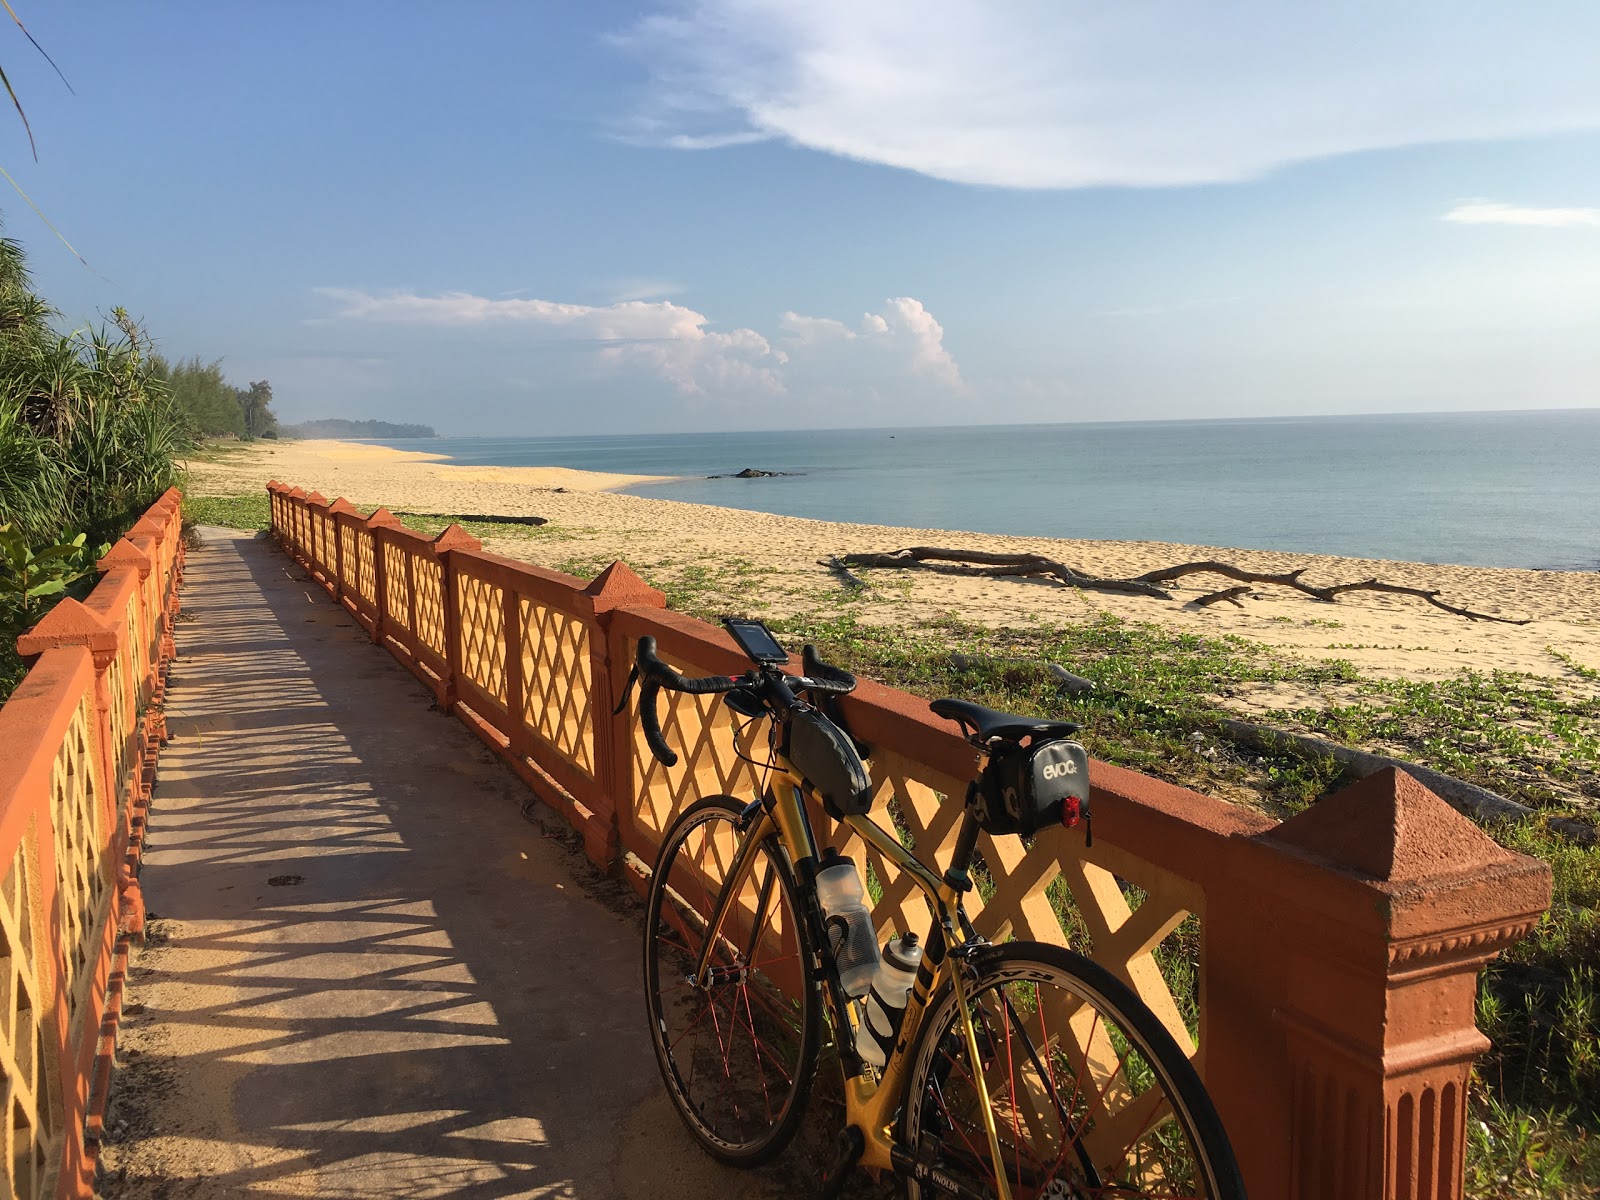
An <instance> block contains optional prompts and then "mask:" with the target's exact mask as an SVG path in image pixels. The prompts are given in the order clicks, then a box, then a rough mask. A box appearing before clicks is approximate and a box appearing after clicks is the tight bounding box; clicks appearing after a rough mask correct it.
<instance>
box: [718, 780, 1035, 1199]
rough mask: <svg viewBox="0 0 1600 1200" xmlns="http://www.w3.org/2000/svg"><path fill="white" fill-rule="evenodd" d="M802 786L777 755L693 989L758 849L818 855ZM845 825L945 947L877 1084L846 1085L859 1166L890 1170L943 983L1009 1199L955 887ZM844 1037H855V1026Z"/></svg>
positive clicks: (898, 849) (880, 836)
mask: <svg viewBox="0 0 1600 1200" xmlns="http://www.w3.org/2000/svg"><path fill="white" fill-rule="evenodd" d="M808 786H809V785H808V784H807V783H806V781H805V779H804V778H803V777H802V776H801V775H800V774H799V773H798V772H796V771H795V769H794V767H793V766H792V765H791V764H790V763H789V762H788V760H787V759H785V758H784V757H783V756H782V755H781V754H779V755H777V756H776V762H775V763H774V765H773V772H772V777H771V780H770V783H769V786H768V792H767V796H766V797H765V803H764V804H763V807H762V810H761V812H760V813H758V814H757V815H756V817H755V819H754V821H753V823H752V824H751V825H750V827H749V828H748V829H747V830H746V831H745V833H744V836H743V838H742V840H741V841H740V843H739V848H738V851H737V852H736V853H735V855H734V861H733V866H732V869H731V870H730V871H729V873H728V879H727V882H726V883H725V884H724V885H723V889H722V895H721V897H720V898H719V899H718V902H717V908H716V911H715V913H714V914H713V916H712V919H711V924H710V926H709V927H708V929H707V931H706V939H705V942H704V944H703V945H702V947H701V949H700V956H699V961H698V962H697V963H696V966H695V980H696V982H697V983H698V984H699V986H701V987H706V986H708V984H709V981H710V972H711V953H712V948H713V946H714V945H715V944H716V943H717V940H718V938H719V937H720V936H721V931H722V925H723V922H724V920H725V919H726V917H727V912H728V908H729V907H730V906H731V904H732V903H733V898H734V897H736V896H738V895H739V894H740V891H741V890H742V889H743V887H744V885H745V883H746V882H748V880H749V878H750V873H751V871H752V870H753V869H754V866H755V861H756V851H757V848H758V847H759V846H760V845H761V843H762V842H763V841H765V840H766V838H768V837H769V836H771V834H772V833H773V832H776V833H777V835H778V839H779V841H780V842H781V843H782V845H783V847H784V850H785V852H786V853H787V854H788V855H789V860H790V863H791V865H792V864H793V863H797V862H800V861H801V860H803V859H807V858H812V859H815V858H817V857H819V853H818V847H817V845H816V843H815V841H814V839H813V837H812V833H811V822H810V820H809V819H808V817H807V816H806V790H807V788H808ZM844 823H845V824H846V825H848V826H849V827H850V828H851V829H853V830H854V831H855V832H856V833H857V834H858V835H859V836H860V837H861V839H862V840H863V841H864V842H866V844H867V845H868V846H869V847H871V848H872V849H873V850H876V851H877V852H878V853H879V854H880V855H882V856H883V857H884V858H885V859H887V860H888V861H889V862H892V863H894V864H895V866H897V867H899V868H900V869H901V870H903V871H905V872H906V873H907V874H908V875H909V876H910V877H911V880H912V882H914V883H915V884H916V885H917V886H918V887H919V888H921V889H922V890H923V891H924V892H925V893H927V896H928V900H929V902H930V903H931V904H932V906H933V910H934V920H935V922H936V923H937V925H938V927H939V928H940V929H942V930H943V933H944V947H945V954H944V957H943V958H942V959H941V960H940V961H939V962H938V963H937V964H936V965H935V966H934V968H933V972H932V978H931V981H929V982H928V983H927V984H926V986H925V985H924V982H923V980H924V976H923V975H922V974H921V973H919V974H918V977H917V982H916V985H915V986H914V987H913V988H912V990H911V997H910V999H909V1000H908V1001H907V1002H906V1011H905V1018H904V1020H903V1022H902V1023H901V1026H900V1033H899V1037H898V1039H897V1040H896V1042H895V1047H894V1051H893V1053H891V1054H890V1055H889V1059H888V1062H886V1063H885V1064H884V1067H883V1071H882V1074H881V1075H880V1076H879V1078H878V1080H877V1082H876V1083H874V1082H873V1080H872V1077H871V1074H870V1073H863V1074H860V1075H857V1076H855V1077H854V1078H851V1079H848V1080H846V1081H845V1083H846V1086H845V1097H846V1121H847V1122H848V1123H849V1124H851V1125H854V1126H855V1127H856V1128H857V1129H859V1130H861V1133H862V1136H863V1138H864V1139H865V1149H864V1150H863V1151H862V1155H861V1159H860V1165H861V1166H864V1167H874V1168H880V1169H883V1170H894V1169H895V1164H894V1162H893V1160H892V1156H891V1152H892V1148H893V1145H894V1135H893V1127H894V1120H895V1116H896V1115H897V1114H898V1113H899V1111H900V1108H901V1105H902V1103H903V1102H904V1101H905V1100H906V1097H905V1095H904V1093H905V1090H906V1087H907V1084H908V1079H907V1076H906V1072H907V1069H908V1068H907V1061H906V1060H907V1059H908V1058H909V1057H910V1055H909V1052H908V1051H909V1048H910V1047H911V1046H912V1045H913V1044H915V1042H916V1036H917V1030H918V1028H919V1027H920V1026H921V1024H922V1018H923V1016H924V1015H925V1014H926V1012H927V1007H928V1003H929V1001H930V1000H931V999H932V998H933V997H934V996H936V995H938V994H939V988H940V987H941V985H943V984H944V983H945V981H946V980H949V982H950V984H951V987H952V988H953V989H954V991H955V996H956V1006H957V1010H958V1011H959V1013H960V1015H961V1024H962V1030H963V1032H964V1034H965V1036H966V1042H967V1053H968V1054H969V1055H970V1056H971V1061H972V1077H973V1082H974V1083H975V1084H976V1086H977V1090H978V1102H979V1106H980V1107H981V1109H982V1112H983V1123H984V1130H985V1132H986V1133H987V1135H988V1138H989V1153H990V1155H991V1156H992V1158H993V1161H994V1170H995V1179H996V1181H997V1185H998V1187H999V1191H1000V1200H1010V1197H1011V1189H1010V1186H1009V1184H1008V1182H1007V1180H1006V1169H1005V1164H1004V1162H1003V1160H1002V1158H1001V1154H1000V1135H999V1131H998V1130H997V1129H996V1127H995V1122H994V1110H993V1109H992V1108H991V1107H990V1103H989V1089H988V1083H987V1081H986V1080H985V1079H984V1072H983V1070H982V1068H981V1067H980V1065H979V1063H980V1060H981V1057H982V1056H981V1054H980V1053H979V1049H978V1035H977V1030H976V1029H975V1028H974V1026H973V1024H972V1013H971V1009H970V1007H969V1003H968V998H967V994H966V988H965V986H964V983H963V980H962V978H961V972H960V971H959V970H957V969H956V967H955V962H956V961H957V960H956V956H955V955H954V954H953V953H952V951H953V950H954V949H955V948H956V947H958V946H960V945H961V944H962V942H963V941H964V940H965V938H964V937H963V935H962V933H961V931H960V929H959V928H958V927H957V923H956V916H957V914H958V913H959V912H960V909H961V890H960V889H958V888H957V887H955V886H954V885H952V884H950V883H948V882H946V881H945V880H944V879H942V878H941V877H940V876H938V875H935V874H934V873H933V872H932V871H931V870H929V869H928V868H927V867H926V866H924V865H923V863H922V862H921V861H920V860H919V859H918V858H917V857H916V856H915V855H913V854H912V853H911V851H909V850H907V849H906V848H905V847H904V846H902V845H901V844H900V840H899V839H898V838H896V837H895V836H894V835H893V834H891V833H889V832H888V831H887V830H885V829H883V828H881V827H880V826H879V825H878V824H877V823H875V822H874V821H873V820H872V819H871V818H870V817H867V816H849V817H846V818H845V819H844ZM822 952H823V949H822V947H820V946H814V947H812V953H813V955H815V956H816V961H814V962H813V963H812V964H811V966H812V967H813V968H820V967H821V965H822V963H821V956H822ZM833 1008H834V1012H835V1014H836V1016H837V1017H844V1018H845V1019H846V1020H848V1012H849V1008H848V1005H847V1004H835V1005H834V1006H833ZM850 1033H851V1036H852V1037H853V1036H854V1029H853V1028H852V1029H851V1031H850ZM841 1036H842V1035H841Z"/></svg>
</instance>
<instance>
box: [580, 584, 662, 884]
mask: <svg viewBox="0 0 1600 1200" xmlns="http://www.w3.org/2000/svg"><path fill="white" fill-rule="evenodd" d="M583 592H584V595H586V596H588V597H589V599H590V602H591V603H592V604H593V605H594V624H593V625H591V626H590V629H589V720H590V722H591V725H592V727H593V729H594V769H595V782H596V783H597V784H599V785H600V786H599V788H598V792H599V795H600V797H601V799H600V801H599V802H600V803H601V804H602V805H604V808H603V810H602V811H600V812H598V813H596V814H595V816H596V818H597V820H594V821H590V822H588V823H586V824H585V826H584V833H583V842H584V850H585V851H586V852H587V853H588V855H589V858H590V860H591V861H592V862H594V863H595V865H596V866H599V867H600V868H602V869H604V870H609V869H610V868H611V867H612V866H614V865H615V863H616V860H617V849H618V845H619V838H620V835H619V833H618V820H619V818H618V816H617V812H618V809H619V807H620V806H623V805H626V806H628V807H629V808H630V809H631V808H632V805H633V726H632V720H631V714H629V713H621V714H619V715H613V714H612V712H611V710H612V709H613V708H615V707H616V705H617V694H618V691H619V690H620V686H621V681H622V679H623V678H624V677H626V675H627V672H628V668H629V667H630V666H631V665H632V664H631V662H629V660H628V651H627V647H626V646H624V645H614V644H613V638H612V636H611V624H612V614H613V613H615V612H616V610H617V609H619V608H665V607H666V606H667V598H666V596H664V595H663V594H662V593H661V592H658V591H657V590H656V589H655V588H653V587H651V586H650V585H649V584H648V583H646V582H645V581H644V580H642V579H640V578H639V576H638V575H636V574H635V573H634V571H633V569H632V568H631V567H629V566H628V564H627V563H625V562H623V561H621V560H620V559H618V560H617V561H616V562H613V563H612V564H611V565H610V566H609V567H607V568H606V569H605V570H604V571H602V572H600V574H599V575H597V576H595V578H594V581H593V582H592V583H590V584H589V586H588V587H586V588H584V589H583Z"/></svg>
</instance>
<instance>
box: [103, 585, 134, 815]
mask: <svg viewBox="0 0 1600 1200" xmlns="http://www.w3.org/2000/svg"><path fill="white" fill-rule="evenodd" d="M129 607H130V608H131V607H132V606H131V605H130V606H129ZM130 617H131V614H130ZM128 624H129V626H130V627H131V625H132V620H131V619H130V620H129V622H128ZM132 646H133V643H132V641H131V640H129V639H128V638H123V640H122V644H121V645H120V646H119V647H118V649H117V656H116V657H115V658H113V659H112V660H111V665H110V666H109V667H107V668H106V688H107V691H108V692H109V694H110V697H111V712H110V714H109V719H108V724H109V726H110V730H111V768H112V770H113V771H115V772H116V777H115V778H114V779H113V780H112V787H113V788H114V789H115V791H114V792H113V799H114V800H115V801H116V802H117V803H118V804H120V803H122V801H123V799H124V798H125V797H126V796H128V795H129V794H130V790H129V786H128V785H129V783H130V782H131V780H132V778H133V771H134V766H135V758H136V756H137V754H138V749H139V746H138V740H137V739H136V738H135V737H134V731H133V727H132V722H131V721H130V720H129V714H130V713H132V712H133V711H134V697H133V696H132V695H131V694H130V688H131V685H132V680H131V679H130V678H129V666H130V660H131V658H132V653H131V651H132Z"/></svg>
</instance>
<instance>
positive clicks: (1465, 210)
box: [1443, 200, 1600, 229]
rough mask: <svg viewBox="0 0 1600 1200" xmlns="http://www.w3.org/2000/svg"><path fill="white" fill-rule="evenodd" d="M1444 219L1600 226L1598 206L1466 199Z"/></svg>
mask: <svg viewBox="0 0 1600 1200" xmlns="http://www.w3.org/2000/svg"><path fill="white" fill-rule="evenodd" d="M1443 219H1444V220H1446V221H1455V222H1456V223H1458V224H1461V225H1542V226H1544V227H1545V228H1547V229H1565V228H1569V227H1571V226H1574V225H1580V226H1581V225H1589V226H1600V208H1519V207H1517V206H1516V205H1514V204H1501V203H1499V202H1497V201H1494V200H1467V201H1464V202H1463V203H1461V204H1458V205H1456V206H1455V207H1454V208H1452V209H1451V210H1450V211H1449V212H1447V213H1445V214H1444V218H1443Z"/></svg>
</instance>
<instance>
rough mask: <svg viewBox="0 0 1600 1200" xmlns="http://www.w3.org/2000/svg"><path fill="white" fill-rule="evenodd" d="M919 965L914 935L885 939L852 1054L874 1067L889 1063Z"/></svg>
mask: <svg viewBox="0 0 1600 1200" xmlns="http://www.w3.org/2000/svg"><path fill="white" fill-rule="evenodd" d="M921 965H922V947H921V946H919V945H917V935H916V934H914V933H907V934H904V935H903V936H901V937H897V938H890V939H889V944H888V945H887V946H885V947H884V950H883V961H882V962H880V963H879V964H878V970H877V973H876V974H875V975H873V977H872V990H871V992H869V993H868V994H867V1004H866V1010H867V1012H866V1016H865V1018H864V1019H863V1020H862V1022H861V1030H860V1036H858V1037H857V1038H856V1051H857V1052H858V1053H859V1054H860V1055H861V1057H862V1058H864V1059H866V1060H867V1061H868V1062H869V1063H871V1064H872V1065H873V1066H875V1067H882V1066H883V1064H884V1063H886V1062H888V1061H889V1053H890V1051H892V1050H893V1049H894V1040H895V1036H896V1035H897V1034H898V1033H899V1032H900V1022H901V1021H903V1020H905V1015H906V1001H907V1000H908V999H909V998H910V996H911V985H912V984H913V983H915V982H916V981H917V968H918V967H919V966H921Z"/></svg>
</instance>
